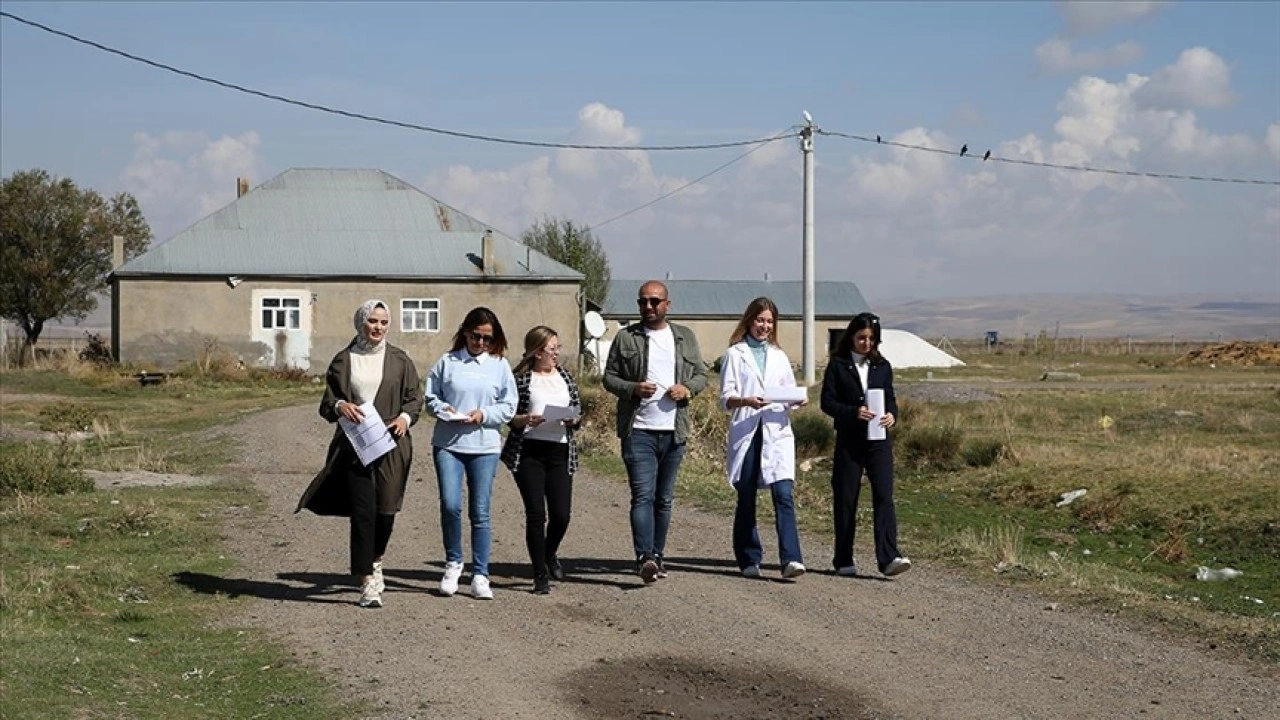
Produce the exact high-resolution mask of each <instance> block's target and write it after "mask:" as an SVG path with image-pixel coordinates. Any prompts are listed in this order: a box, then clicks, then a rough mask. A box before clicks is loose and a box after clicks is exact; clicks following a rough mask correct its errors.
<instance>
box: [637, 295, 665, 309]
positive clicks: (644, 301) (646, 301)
mask: <svg viewBox="0 0 1280 720" xmlns="http://www.w3.org/2000/svg"><path fill="white" fill-rule="evenodd" d="M666 301H667V299H666V298H659V297H638V298H636V304H637V305H639V306H640V307H644V306H646V305H647V306H649V307H652V308H656V307H658V306H659V305H661V304H662V303H664V302H666Z"/></svg>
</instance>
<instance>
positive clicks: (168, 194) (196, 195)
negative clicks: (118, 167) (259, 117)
mask: <svg viewBox="0 0 1280 720" xmlns="http://www.w3.org/2000/svg"><path fill="white" fill-rule="evenodd" d="M133 143H134V153H133V160H132V162H130V163H129V165H128V166H127V167H125V169H124V171H123V173H122V174H121V180H122V182H123V184H124V187H125V189H126V190H128V191H129V192H131V193H133V195H134V196H135V197H137V198H138V202H139V204H140V205H141V206H142V210H143V212H144V213H145V214H146V216H147V220H148V221H149V222H150V223H151V229H152V231H153V232H154V233H155V236H156V240H157V241H164V240H168V239H169V238H170V237H172V236H173V235H174V234H176V233H177V232H178V231H179V230H181V229H183V228H184V227H186V226H187V225H190V224H191V223H193V222H195V221H196V220H198V219H200V218H201V217H204V216H205V215H208V214H209V213H212V212H213V211H215V210H217V209H219V208H221V207H223V206H224V205H227V204H228V203H230V202H231V201H233V200H235V198H236V180H237V178H240V177H245V178H248V179H249V181H250V183H251V184H252V183H257V182H261V181H262V180H265V179H266V178H265V175H266V163H265V161H264V160H263V158H262V156H261V154H260V153H259V147H260V145H261V144H262V140H261V138H259V137H258V133H257V132H254V131H252V130H250V131H248V132H245V133H242V134H240V135H238V136H235V137H232V136H227V135H223V136H222V137H220V138H217V139H213V140H211V139H210V138H209V137H208V136H207V135H205V134H204V133H198V132H183V131H169V132H166V133H164V134H163V135H160V136H158V137H153V136H151V135H149V134H147V133H144V132H139V133H136V134H134V136H133Z"/></svg>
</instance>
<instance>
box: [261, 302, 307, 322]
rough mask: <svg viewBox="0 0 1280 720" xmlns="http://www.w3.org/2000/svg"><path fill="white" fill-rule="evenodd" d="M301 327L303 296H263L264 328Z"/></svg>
mask: <svg viewBox="0 0 1280 720" xmlns="http://www.w3.org/2000/svg"><path fill="white" fill-rule="evenodd" d="M300 327H302V299H301V298H296V297H264V298H262V329H263V330H297V329H298V328H300Z"/></svg>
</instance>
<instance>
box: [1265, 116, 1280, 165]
mask: <svg viewBox="0 0 1280 720" xmlns="http://www.w3.org/2000/svg"><path fill="white" fill-rule="evenodd" d="M1266 142H1267V149H1268V150H1270V151H1271V156H1272V157H1274V158H1275V159H1276V160H1280V123H1272V124H1271V125H1268V126H1267V141H1266Z"/></svg>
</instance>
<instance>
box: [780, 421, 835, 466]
mask: <svg viewBox="0 0 1280 720" xmlns="http://www.w3.org/2000/svg"><path fill="white" fill-rule="evenodd" d="M791 430H792V432H794V433H795V436H796V450H798V451H799V452H800V453H801V454H803V455H806V456H812V455H825V454H827V453H828V452H830V451H831V447H832V446H833V445H834V444H835V441H836V431H835V428H833V427H832V426H831V418H829V417H827V416H826V415H823V414H822V413H820V412H800V413H796V414H795V415H792V416H791Z"/></svg>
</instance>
